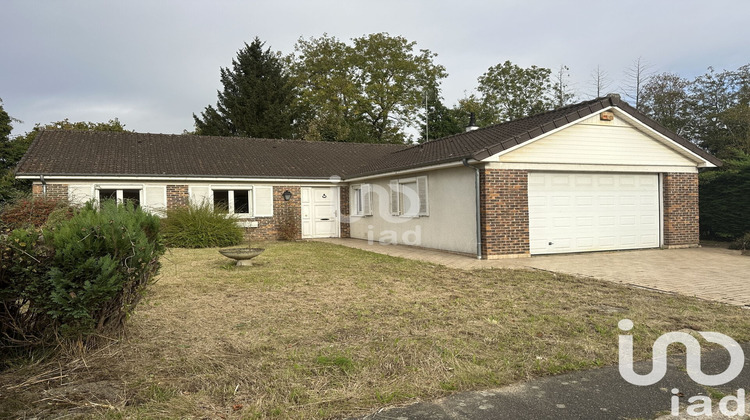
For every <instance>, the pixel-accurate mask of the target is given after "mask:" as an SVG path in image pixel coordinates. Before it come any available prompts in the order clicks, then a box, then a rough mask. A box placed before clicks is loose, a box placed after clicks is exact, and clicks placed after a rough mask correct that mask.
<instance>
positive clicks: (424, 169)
mask: <svg viewBox="0 0 750 420" xmlns="http://www.w3.org/2000/svg"><path fill="white" fill-rule="evenodd" d="M477 163H479V162H478V161H476V160H474V159H469V164H477ZM458 166H464V164H463V163H462V162H460V161H459V162H451V163H443V164H440V165H432V166H423V167H421V168H414V169H404V170H402V171H392V172H383V173H382V174H375V175H367V176H360V177H355V178H347V179H345V180H344V182H360V181H367V180H370V179H376V178H392V177H396V176H401V175H410V174H415V173H419V172H427V171H435V170H438V169H447V168H455V167H458Z"/></svg>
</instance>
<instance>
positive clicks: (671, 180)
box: [663, 173, 699, 247]
mask: <svg viewBox="0 0 750 420" xmlns="http://www.w3.org/2000/svg"><path fill="white" fill-rule="evenodd" d="M663 188H664V246H665V247H683V246H697V245H698V242H699V227H698V174H694V173H693V174H686V173H667V174H664V182H663Z"/></svg>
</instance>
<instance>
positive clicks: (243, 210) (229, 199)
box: [212, 189, 253, 214]
mask: <svg viewBox="0 0 750 420" xmlns="http://www.w3.org/2000/svg"><path fill="white" fill-rule="evenodd" d="M212 192H213V205H214V210H218V211H226V212H228V213H230V214H250V203H251V202H252V201H251V194H252V193H253V190H252V189H249V190H248V189H242V190H234V189H232V190H213V191H212Z"/></svg>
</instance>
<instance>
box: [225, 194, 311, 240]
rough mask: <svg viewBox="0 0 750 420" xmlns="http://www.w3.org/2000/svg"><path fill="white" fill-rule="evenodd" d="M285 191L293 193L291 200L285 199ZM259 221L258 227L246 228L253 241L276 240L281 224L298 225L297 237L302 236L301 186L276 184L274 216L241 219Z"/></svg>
mask: <svg viewBox="0 0 750 420" xmlns="http://www.w3.org/2000/svg"><path fill="white" fill-rule="evenodd" d="M284 191H289V192H290V193H292V198H291V199H290V200H289V201H285V200H284ZM240 220H249V221H255V222H258V227H248V228H245V236H246V237H247V238H248V239H250V240H253V241H275V240H277V239H279V237H280V234H281V230H280V228H281V226H282V225H284V224H285V223H289V224H291V225H293V226H296V232H295V236H296V239H300V238H302V199H301V196H300V187H299V186H291V185H274V187H273V217H255V218H252V219H240Z"/></svg>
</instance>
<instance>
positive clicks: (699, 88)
mask: <svg viewBox="0 0 750 420" xmlns="http://www.w3.org/2000/svg"><path fill="white" fill-rule="evenodd" d="M689 102H690V111H691V118H690V124H689V126H688V127H687V130H688V135H689V137H690V138H692V139H693V140H694V141H696V142H697V143H698V144H699V145H700V146H702V147H704V148H706V149H708V150H709V151H711V152H712V153H714V154H715V155H716V156H718V157H720V158H724V159H735V158H738V157H739V158H742V157H747V156H748V155H750V109H749V108H750V64H746V65H744V66H742V67H740V68H739V69H737V70H735V71H727V70H725V71H722V72H716V71H715V70H714V69H713V68H711V67H709V69H708V72H707V73H706V74H704V75H702V76H699V77H697V78H696V79H695V81H694V82H693V83H692V84H691V86H690V91H689Z"/></svg>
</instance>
